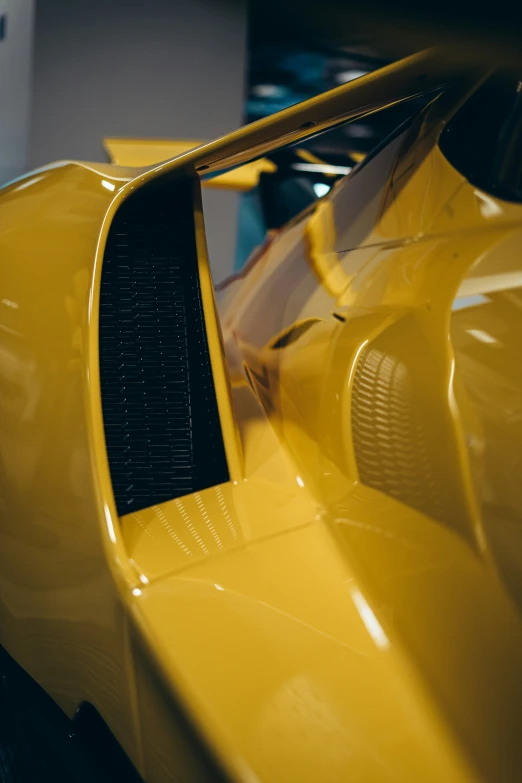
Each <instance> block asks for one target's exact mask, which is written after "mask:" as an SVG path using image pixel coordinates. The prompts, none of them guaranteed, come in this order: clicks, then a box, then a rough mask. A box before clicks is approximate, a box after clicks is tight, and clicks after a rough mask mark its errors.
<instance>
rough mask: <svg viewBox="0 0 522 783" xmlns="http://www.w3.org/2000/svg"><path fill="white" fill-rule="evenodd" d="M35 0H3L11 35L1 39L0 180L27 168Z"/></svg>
mask: <svg viewBox="0 0 522 783" xmlns="http://www.w3.org/2000/svg"><path fill="white" fill-rule="evenodd" d="M33 10H34V2H33V0H0V16H1V15H3V14H5V15H6V16H7V27H6V32H7V35H6V37H5V38H4V40H2V41H0V184H2V183H3V182H6V181H7V180H9V179H12V178H13V177H16V176H18V175H19V174H21V173H23V171H24V170H25V169H26V168H27V141H28V130H29V107H30V87H31V60H32V57H31V54H32V35H33Z"/></svg>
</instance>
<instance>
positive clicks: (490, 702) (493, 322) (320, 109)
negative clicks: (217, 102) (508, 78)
mask: <svg viewBox="0 0 522 783" xmlns="http://www.w3.org/2000/svg"><path fill="white" fill-rule="evenodd" d="M429 64H431V65H433V59H432V55H423V56H420V57H416V58H408V60H407V61H406V63H405V64H402V65H399V66H392V67H391V68H390V69H386V70H385V74H384V77H383V81H381V82H379V79H378V78H376V77H375V76H374V75H372V76H370V77H363V78H362V79H360V80H357V83H354V84H351V85H346V86H343V87H342V88H339V90H340V91H341V92H339V91H334V93H335V94H334V95H333V96H330V98H326V99H325V98H321V99H314V101H312V102H310V103H308V104H305V105H304V106H301V107H292V109H290V110H288V112H285V113H283V115H282V116H281V117H276V118H274V119H272V120H270V121H262V122H261V123H256V124H255V126H254V127H251V128H246V129H242V130H241V131H238V132H237V134H232V135H231V136H230V137H227V138H225V139H224V140H221V141H218V142H215V143H213V144H211V145H208V146H207V147H204V148H203V149H202V150H199V151H196V152H189V153H186V154H184V155H182V156H181V157H180V158H178V159H176V160H174V161H171V162H169V163H167V164H165V165H163V166H160V167H158V168H156V169H154V170H152V171H151V172H143V171H137V172H129V171H128V170H125V169H113V170H112V169H109V168H108V167H96V166H86V165H82V164H72V163H64V164H61V165H59V166H56V167H54V168H49V169H47V170H41V171H39V172H36V173H33V174H31V175H28V177H27V178H26V179H24V180H20V181H19V182H17V183H13V184H12V185H10V186H9V187H7V188H5V189H3V190H2V191H0V249H1V253H2V259H3V274H4V278H3V279H4V286H3V293H2V299H1V301H0V403H1V405H2V410H3V413H4V415H3V416H2V417H1V420H2V423H1V425H0V487H1V490H0V502H1V504H2V506H1V507H2V514H1V516H0V642H1V644H2V645H4V646H5V647H6V648H7V649H8V651H9V652H11V653H12V654H13V655H14V656H15V658H16V659H17V660H18V661H19V662H20V663H21V664H22V666H24V667H25V668H26V669H27V670H28V671H29V672H30V673H31V674H32V676H33V677H35V678H36V679H37V681H38V682H40V684H42V685H43V687H44V688H45V689H46V690H47V691H48V692H49V693H50V694H51V695H52V696H53V697H54V698H55V699H56V700H57V701H58V703H59V704H60V705H61V706H62V707H63V708H64V709H65V710H66V712H68V714H70V715H72V713H73V712H74V709H75V708H76V706H77V705H78V703H79V702H81V701H82V700H89V701H91V702H92V703H93V704H94V705H95V706H96V707H97V708H98V709H99V710H100V712H101V714H102V715H103V717H104V718H105V719H106V720H107V722H108V723H109V725H110V727H111V729H112V731H113V732H114V734H115V735H116V737H117V738H118V740H119V741H120V742H121V743H122V745H123V747H124V748H125V750H126V751H127V753H128V754H129V755H130V757H131V758H132V760H133V761H134V763H135V764H136V766H137V767H138V769H139V771H140V772H141V773H142V775H143V776H144V778H145V780H147V781H148V782H149V783H163V781H165V782H166V781H170V780H176V779H182V780H183V781H200V780H202V779H204V774H203V766H202V765H203V761H202V757H201V754H200V753H199V750H198V748H197V747H196V746H194V745H193V743H192V742H191V741H190V740H188V738H187V735H186V731H185V729H184V727H183V724H182V721H181V720H180V717H179V711H178V710H177V708H176V706H175V702H176V701H179V702H180V703H181V705H182V708H183V710H184V711H186V713H187V714H188V715H189V716H190V718H191V720H192V723H193V725H194V726H195V727H196V728H197V730H198V732H199V734H200V736H201V737H202V739H203V740H204V742H205V744H206V745H207V746H208V747H209V748H210V751H211V753H212V755H213V756H214V757H215V758H216V759H217V760H218V762H219V763H220V765H221V766H222V768H223V769H224V770H225V771H226V773H227V775H228V776H229V778H230V779H232V780H237V781H242V782H245V783H250V781H263V782H265V781H266V782H267V783H268V782H270V783H279V782H281V783H287V781H300V783H315V782H316V781H318V780H320V781H322V782H324V783H338V781H344V780H354V781H372V782H373V781H396V780H407V781H410V780H411V781H417V780H422V781H431V780H433V781H440V780H444V781H455V783H457V782H458V783H463V782H464V781H468V780H469V781H478V780H489V781H497V780H516V779H518V777H519V775H520V770H521V769H522V750H521V748H520V746H519V742H518V726H519V725H520V721H521V719H522V673H521V670H520V660H521V657H522V622H521V614H520V612H521V605H522V592H521V580H520V573H521V568H522V548H521V543H522V542H521V541H520V535H519V526H520V523H521V520H520V514H521V505H520V502H519V489H518V485H519V483H520V482H519V481H518V465H519V457H518V454H519V452H520V446H521V444H520V437H522V432H520V427H519V421H518V420H519V418H520V417H519V415H518V406H519V401H518V400H519V398H520V391H521V389H520V383H521V380H522V379H521V378H520V377H519V376H520V372H519V369H518V363H517V361H516V355H517V353H516V352H517V348H518V346H519V344H520V330H521V327H522V321H521V319H520V315H519V313H520V301H519V300H520V296H519V293H518V289H520V288H522V269H521V262H520V257H521V256H520V248H521V243H522V230H521V229H520V225H521V223H520V221H521V219H522V207H520V206H518V205H512V204H505V203H503V202H501V201H499V200H498V199H495V198H493V197H491V196H488V195H487V194H484V193H481V192H480V191H478V190H476V189H475V188H473V187H472V186H471V185H470V184H469V183H467V182H466V181H465V180H464V179H463V178H462V177H461V176H460V175H459V174H458V173H457V172H456V171H455V170H454V169H453V168H452V166H451V165H450V164H449V162H448V161H447V160H446V159H445V158H444V156H443V155H442V154H441V153H440V151H439V149H438V147H437V138H438V134H439V133H440V129H441V127H442V125H443V123H444V122H445V121H446V119H447V117H448V116H449V115H450V114H451V113H452V112H453V111H455V109H456V108H457V107H458V105H459V104H460V102H461V101H462V100H463V99H464V98H465V96H466V94H467V92H468V91H469V89H470V85H469V83H468V82H467V81H466V80H463V81H462V83H461V84H460V85H459V86H458V88H456V89H454V90H452V91H450V92H448V93H446V94H445V95H443V96H441V97H439V98H437V99H435V100H434V101H433V102H432V104H431V105H430V106H428V108H427V109H426V110H425V111H424V113H423V114H422V117H421V118H420V120H419V122H417V123H414V124H413V125H412V126H411V127H410V129H408V130H406V131H404V132H403V133H402V134H401V135H400V136H398V137H397V138H396V139H395V140H394V141H392V142H391V143H390V144H389V145H388V146H385V147H384V148H383V149H382V150H381V151H380V152H379V153H378V154H377V155H375V156H374V157H372V158H370V159H368V160H366V161H364V162H363V164H362V165H361V166H359V167H357V168H355V169H354V170H353V172H352V173H351V175H350V176H349V177H348V178H346V179H344V180H342V181H340V182H339V183H337V184H336V185H335V187H334V188H333V189H332V191H331V193H330V194H329V195H328V197H326V198H325V199H323V200H321V201H320V202H318V204H317V205H316V207H315V209H312V210H310V211H308V212H307V213H306V214H304V215H302V216H301V217H300V218H298V219H297V220H296V221H294V223H293V224H292V225H291V226H289V227H288V228H287V229H286V230H285V231H283V232H281V233H280V234H279V235H278V236H277V237H275V238H274V240H273V241H272V242H271V243H270V244H269V245H267V247H266V248H265V250H264V252H262V253H261V254H260V255H259V257H258V258H257V260H256V262H255V263H254V264H253V265H251V266H250V267H249V268H248V269H247V270H245V272H244V273H242V275H240V276H238V277H237V278H236V279H234V280H232V281H230V283H229V284H228V285H227V286H226V287H225V288H224V289H222V290H221V291H220V292H219V296H218V309H219V321H218V319H217V317H216V312H215V304H214V298H213V292H212V287H211V281H210V277H209V273H208V264H207V259H206V248H205V241H204V230H203V222H202V212H201V202H200V199H199V194H198V191H197V186H196V195H195V215H196V233H197V245H198V258H199V270H200V283H201V288H202V297H203V302H204V307H205V320H206V325H207V332H208V339H209V347H210V352H211V362H212V369H213V374H214V378H215V383H216V390H217V395H218V402H219V413H220V419H221V423H222V427H223V432H224V440H225V446H226V452H227V459H228V462H229V468H230V473H231V481H230V482H228V483H226V484H223V485H219V486H217V487H212V488H208V489H205V490H203V491H201V492H199V493H196V494H194V495H191V496H188V497H186V498H181V499H177V500H173V501H169V502H167V503H162V504H160V505H158V506H155V507H153V508H149V509H145V510H144V511H140V512H138V513H136V514H132V515H128V516H125V517H122V518H121V519H118V517H117V514H116V510H115V505H114V499H113V495H112V488H111V483H110V475H109V470H108V464H107V456H106V450H105V441H104V435H103V421H102V413H101V401H100V390H99V371H98V347H97V343H98V332H97V330H98V326H97V320H98V300H99V281H100V272H101V265H102V261H103V250H104V244H105V240H106V237H107V233H108V230H109V226H110V223H111V221H112V218H113V216H114V215H115V213H116V211H117V209H118V208H119V205H120V204H121V203H122V201H123V199H124V198H126V197H127V196H128V195H129V194H131V193H132V192H133V191H134V190H135V189H136V188H139V187H142V186H143V185H144V184H146V183H147V182H148V181H150V180H151V179H152V178H154V177H162V176H163V175H164V174H168V175H169V176H173V175H175V174H178V175H180V176H184V175H190V176H193V175H194V173H195V172H196V171H199V170H201V171H202V172H204V171H207V170H213V169H214V168H217V167H218V165H220V164H223V165H227V166H228V165H229V164H230V163H231V161H232V160H236V161H239V162H242V161H243V160H245V159H247V158H248V156H250V157H252V156H254V155H255V154H257V152H259V150H260V149H263V150H264V149H266V148H268V147H270V148H272V147H273V146H274V145H276V144H278V143H279V144H280V143H282V142H283V141H284V140H285V139H287V138H288V137H290V138H291V139H292V140H294V139H296V138H301V137H302V136H303V135H304V134H305V133H311V132H315V130H316V129H317V127H324V126H326V125H327V124H328V123H330V124H332V123H333V124H335V123H336V122H338V121H339V117H341V116H342V117H347V116H353V114H354V113H357V111H362V110H361V109H360V106H361V105H363V106H365V107H366V109H365V110H368V111H369V110H374V109H375V107H376V106H377V105H380V104H381V103H382V102H383V101H384V94H385V92H386V90H390V89H392V88H393V89H395V92H394V93H392V94H391V97H389V100H391V101H392V102H393V100H396V99H397V100H398V99H399V98H400V97H404V95H406V94H407V95H410V94H416V90H417V91H418V90H419V86H418V82H417V81H416V80H417V79H418V77H419V76H421V75H422V71H423V70H424V68H425V67H426V66H427V65H429ZM441 73H442V76H443V78H442V77H441ZM445 78H446V72H445V71H444V69H442V70H441V71H439V72H436V71H435V75H434V76H431V77H430V79H429V80H428V84H427V87H428V88H430V87H434V86H437V85H440V84H441V79H442V81H444V79H445ZM370 98H371V101H370ZM352 99H353V100H352ZM341 104H342V107H343V109H342V112H341V111H340V106H341ZM369 106H370V108H368V107H369ZM357 107H359V108H357ZM343 112H344V113H343ZM312 118H314V119H312ZM311 122H315V123H316V125H315V126H314V130H313V131H312V130H311V128H310V123H311ZM307 124H308V128H307V129H306V128H304V127H303V126H304V125H307ZM111 172H112V176H111ZM132 174H134V175H135V176H132ZM28 226H31V231H30V232H28V231H27V227H28ZM28 270H30V271H31V274H28ZM218 323H219V324H220V327H221V335H222V341H221V335H220V333H219V329H218Z"/></svg>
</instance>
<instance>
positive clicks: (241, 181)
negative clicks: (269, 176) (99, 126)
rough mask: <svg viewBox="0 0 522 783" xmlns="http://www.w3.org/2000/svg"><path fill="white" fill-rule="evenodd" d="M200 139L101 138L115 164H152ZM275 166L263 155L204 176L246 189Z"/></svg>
mask: <svg viewBox="0 0 522 783" xmlns="http://www.w3.org/2000/svg"><path fill="white" fill-rule="evenodd" d="M204 144H205V142H203V141H193V140H192V141H182V140H178V139H117V138H106V139H104V140H103V146H104V147H105V149H106V151H107V153H108V155H109V158H110V160H111V162H112V163H114V164H116V165H117V166H135V167H138V166H153V165H157V164H158V163H162V162H163V161H166V160H170V159H172V158H177V157H178V156H179V155H183V154H184V153H185V152H189V151H190V150H194V149H196V148H197V147H200V146H203V145H204ZM276 170H277V166H276V165H275V163H272V161H270V160H267V159H266V158H260V159H259V160H253V161H252V162H251V163H247V164H245V165H244V166H239V167H238V168H236V169H233V170H232V171H226V172H224V173H223V174H219V175H218V176H216V177H211V178H208V179H204V180H203V182H202V185H203V187H205V188H224V189H228V190H239V191H248V190H252V188H255V187H256V186H257V185H258V184H259V177H260V176H261V174H262V173H263V172H270V173H271V172H274V171H276Z"/></svg>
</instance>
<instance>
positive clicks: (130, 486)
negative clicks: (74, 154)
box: [100, 181, 228, 515]
mask: <svg viewBox="0 0 522 783" xmlns="http://www.w3.org/2000/svg"><path fill="white" fill-rule="evenodd" d="M191 189H192V184H191V182H189V181H182V182H177V183H175V184H174V185H172V184H171V185H170V186H164V187H162V188H161V189H155V190H150V189H146V188H145V189H143V190H141V191H138V193H136V194H135V195H133V196H131V197H130V198H129V199H128V200H127V201H125V202H124V203H123V205H122V206H121V207H120V209H119V211H118V212H117V214H116V217H115V219H114V221H113V223H112V226H111V229H110V232H109V236H108V240H107V247H106V251H105V256H104V261H103V269H102V278H101V291H100V378H101V394H102V406H103V418H104V425H105V438H106V443H107V452H108V457H109V466H110V471H111V478H112V485H113V490H114V496H115V500H116V506H117V509H118V513H119V514H120V515H123V514H128V513H130V512H131V511H137V510H139V509H142V508H147V507H149V506H152V505H155V504H157V503H161V502H163V501H165V500H170V499H172V498H175V497H180V496H181V495H186V494H188V493H191V492H196V491H197V490H200V489H203V488H205V487H209V486H214V485H215V484H219V483H221V482H223V481H227V480H228V469H227V464H226V458H225V452H224V447H223V439H222V435H221V429H220V424H219V416H218V410H217V403H216V395H215V390H214V382H213V378H212V371H211V367H210V357H209V352H208V345H207V340H206V334H205V326H204V316H203V308H202V303H201V294H200V288H199V275H198V267H197V254H196V245H195V230H194V218H193V212H192V205H193V198H192V190H191Z"/></svg>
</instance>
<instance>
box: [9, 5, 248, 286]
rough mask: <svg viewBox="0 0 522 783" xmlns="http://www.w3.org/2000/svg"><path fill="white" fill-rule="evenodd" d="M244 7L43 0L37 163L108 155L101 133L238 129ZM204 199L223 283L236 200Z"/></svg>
mask: <svg viewBox="0 0 522 783" xmlns="http://www.w3.org/2000/svg"><path fill="white" fill-rule="evenodd" d="M1 1H2V0H0V2H1ZM14 2H20V0H14ZM246 14H247V9H246V0H147V2H143V0H38V2H37V8H36V24H35V52H34V58H35V62H34V90H33V96H34V98H33V112H32V120H31V139H30V162H31V165H32V166H37V165H41V164H43V163H47V162H49V161H51V160H56V159H59V158H76V159H80V160H104V159H105V154H104V152H103V149H102V139H103V137H104V136H148V137H166V138H168V137H179V138H195V139H198V138H199V139H212V138H215V137H216V136H219V135H221V134H223V133H226V132H228V131H230V130H233V129H235V128H236V127H238V126H239V125H240V124H241V122H242V116H243V105H244V79H245V67H244V63H245V48H246V24H247V20H246ZM204 206H205V218H206V222H207V237H208V244H209V252H210V259H211V266H212V270H213V273H214V278H215V280H216V281H218V280H220V279H222V278H223V277H225V276H226V274H228V273H229V272H231V271H232V269H233V265H234V254H235V242H236V232H237V208H238V200H237V197H236V195H235V194H231V193H220V192H213V193H211V194H209V193H206V194H205V197H204Z"/></svg>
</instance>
